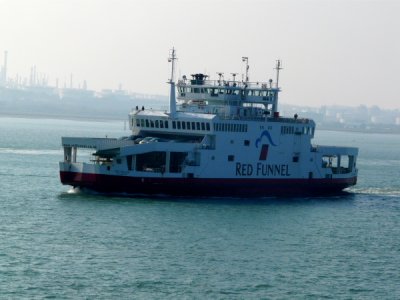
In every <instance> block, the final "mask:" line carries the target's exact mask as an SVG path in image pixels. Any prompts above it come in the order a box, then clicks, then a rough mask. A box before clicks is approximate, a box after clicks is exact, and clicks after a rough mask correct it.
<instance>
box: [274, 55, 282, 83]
mask: <svg viewBox="0 0 400 300" xmlns="http://www.w3.org/2000/svg"><path fill="white" fill-rule="evenodd" d="M275 70H276V83H275V85H276V88H277V89H278V88H279V71H280V70H282V68H281V61H280V59H278V60H277V61H276V66H275Z"/></svg>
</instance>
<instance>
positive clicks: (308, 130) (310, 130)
mask: <svg viewBox="0 0 400 300" xmlns="http://www.w3.org/2000/svg"><path fill="white" fill-rule="evenodd" d="M295 133H296V134H307V135H314V127H301V128H298V127H297V128H296V127H294V126H282V127H281V134H295Z"/></svg>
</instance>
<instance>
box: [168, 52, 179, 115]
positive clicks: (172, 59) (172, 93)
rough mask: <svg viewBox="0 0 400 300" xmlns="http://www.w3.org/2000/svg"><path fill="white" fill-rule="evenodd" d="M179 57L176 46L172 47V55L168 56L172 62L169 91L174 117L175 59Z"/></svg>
mask: <svg viewBox="0 0 400 300" xmlns="http://www.w3.org/2000/svg"><path fill="white" fill-rule="evenodd" d="M176 59H177V57H176V54H175V48H172V50H171V54H170V57H169V58H168V62H170V63H171V65H172V66H171V78H170V80H169V82H168V83H169V84H170V85H171V87H170V88H171V89H170V93H169V113H170V117H171V118H174V117H175V114H176V96H175V80H174V75H175V74H174V73H175V60H176Z"/></svg>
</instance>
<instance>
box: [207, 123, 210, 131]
mask: <svg viewBox="0 0 400 300" xmlns="http://www.w3.org/2000/svg"><path fill="white" fill-rule="evenodd" d="M206 129H207V131H210V123H206Z"/></svg>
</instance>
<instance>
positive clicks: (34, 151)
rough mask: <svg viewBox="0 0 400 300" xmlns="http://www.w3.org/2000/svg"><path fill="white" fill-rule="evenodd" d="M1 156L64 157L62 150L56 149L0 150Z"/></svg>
mask: <svg viewBox="0 0 400 300" xmlns="http://www.w3.org/2000/svg"><path fill="white" fill-rule="evenodd" d="M0 154H17V155H57V156H62V151H61V150H54V149H16V148H0Z"/></svg>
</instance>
